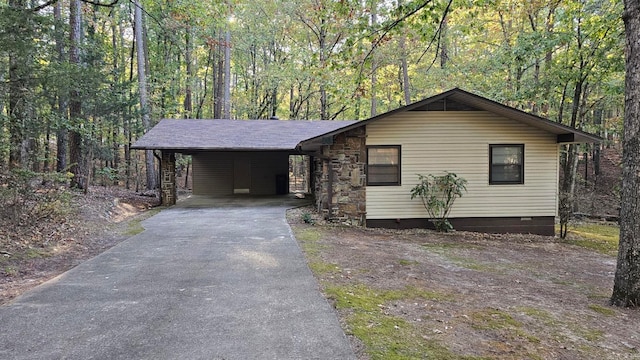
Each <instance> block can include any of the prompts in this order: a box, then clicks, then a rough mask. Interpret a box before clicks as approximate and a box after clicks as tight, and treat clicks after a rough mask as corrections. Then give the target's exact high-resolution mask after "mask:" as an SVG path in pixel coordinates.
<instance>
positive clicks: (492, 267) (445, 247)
mask: <svg viewBox="0 0 640 360" xmlns="http://www.w3.org/2000/svg"><path fill="white" fill-rule="evenodd" d="M422 247H423V248H425V249H427V251H430V252H433V253H436V254H438V255H442V256H444V257H445V258H446V259H447V260H449V261H451V262H452V263H453V264H455V265H456V266H459V267H462V268H465V269H469V270H475V271H482V272H497V273H503V272H504V271H503V270H501V269H498V268H497V267H496V264H494V263H482V262H479V261H476V260H473V259H471V258H468V257H464V256H459V255H455V254H454V253H453V250H455V249H479V248H480V247H479V246H475V245H469V244H459V243H442V244H423V245H422Z"/></svg>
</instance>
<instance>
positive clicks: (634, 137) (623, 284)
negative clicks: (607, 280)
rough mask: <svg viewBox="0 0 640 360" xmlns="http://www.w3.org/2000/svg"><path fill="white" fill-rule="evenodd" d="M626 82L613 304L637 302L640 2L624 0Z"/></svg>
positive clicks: (639, 257) (639, 261) (639, 258)
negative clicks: (617, 246) (618, 240)
mask: <svg viewBox="0 0 640 360" xmlns="http://www.w3.org/2000/svg"><path fill="white" fill-rule="evenodd" d="M624 4H625V12H624V14H623V16H622V18H623V20H624V24H625V33H626V39H627V41H626V85H625V113H624V138H623V142H622V145H623V151H622V193H621V196H620V198H621V199H622V201H621V208H620V245H619V249H618V264H617V267H616V275H615V280H614V285H613V294H612V295H611V304H612V305H616V306H633V307H638V306H640V193H639V192H638V189H640V102H638V99H640V5H639V4H638V1H637V0H625V1H624Z"/></svg>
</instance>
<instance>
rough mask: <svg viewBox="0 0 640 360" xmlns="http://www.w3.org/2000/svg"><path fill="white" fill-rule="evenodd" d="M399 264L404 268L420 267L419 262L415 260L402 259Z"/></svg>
mask: <svg viewBox="0 0 640 360" xmlns="http://www.w3.org/2000/svg"><path fill="white" fill-rule="evenodd" d="M398 263H399V264H400V265H402V266H410V265H418V264H419V262H417V261H415V260H407V259H400V260H399V261H398Z"/></svg>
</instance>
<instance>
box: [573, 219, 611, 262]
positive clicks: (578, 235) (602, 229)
mask: <svg viewBox="0 0 640 360" xmlns="http://www.w3.org/2000/svg"><path fill="white" fill-rule="evenodd" d="M568 233H569V235H570V236H569V237H568V239H569V240H568V241H567V242H568V243H569V244H572V245H576V246H580V247H583V248H585V249H589V250H594V251H597V252H599V253H601V254H606V255H615V254H616V253H617V252H618V242H619V240H620V228H619V227H618V226H617V225H612V224H579V225H573V226H571V227H570V228H569V231H568Z"/></svg>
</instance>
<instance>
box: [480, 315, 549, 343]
mask: <svg viewBox="0 0 640 360" xmlns="http://www.w3.org/2000/svg"><path fill="white" fill-rule="evenodd" d="M470 318H471V327H472V328H474V329H476V330H489V331H495V332H498V333H502V334H505V335H506V336H508V337H511V336H516V337H519V338H523V339H526V340H527V341H528V342H530V343H534V344H538V343H540V339H539V338H538V337H536V336H534V335H531V334H529V333H527V332H526V331H525V330H524V329H523V325H522V323H520V322H519V321H518V320H516V319H514V318H513V316H511V315H510V314H509V313H507V312H505V311H502V310H498V309H485V310H481V311H476V312H474V313H472V314H471V317H470Z"/></svg>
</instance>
